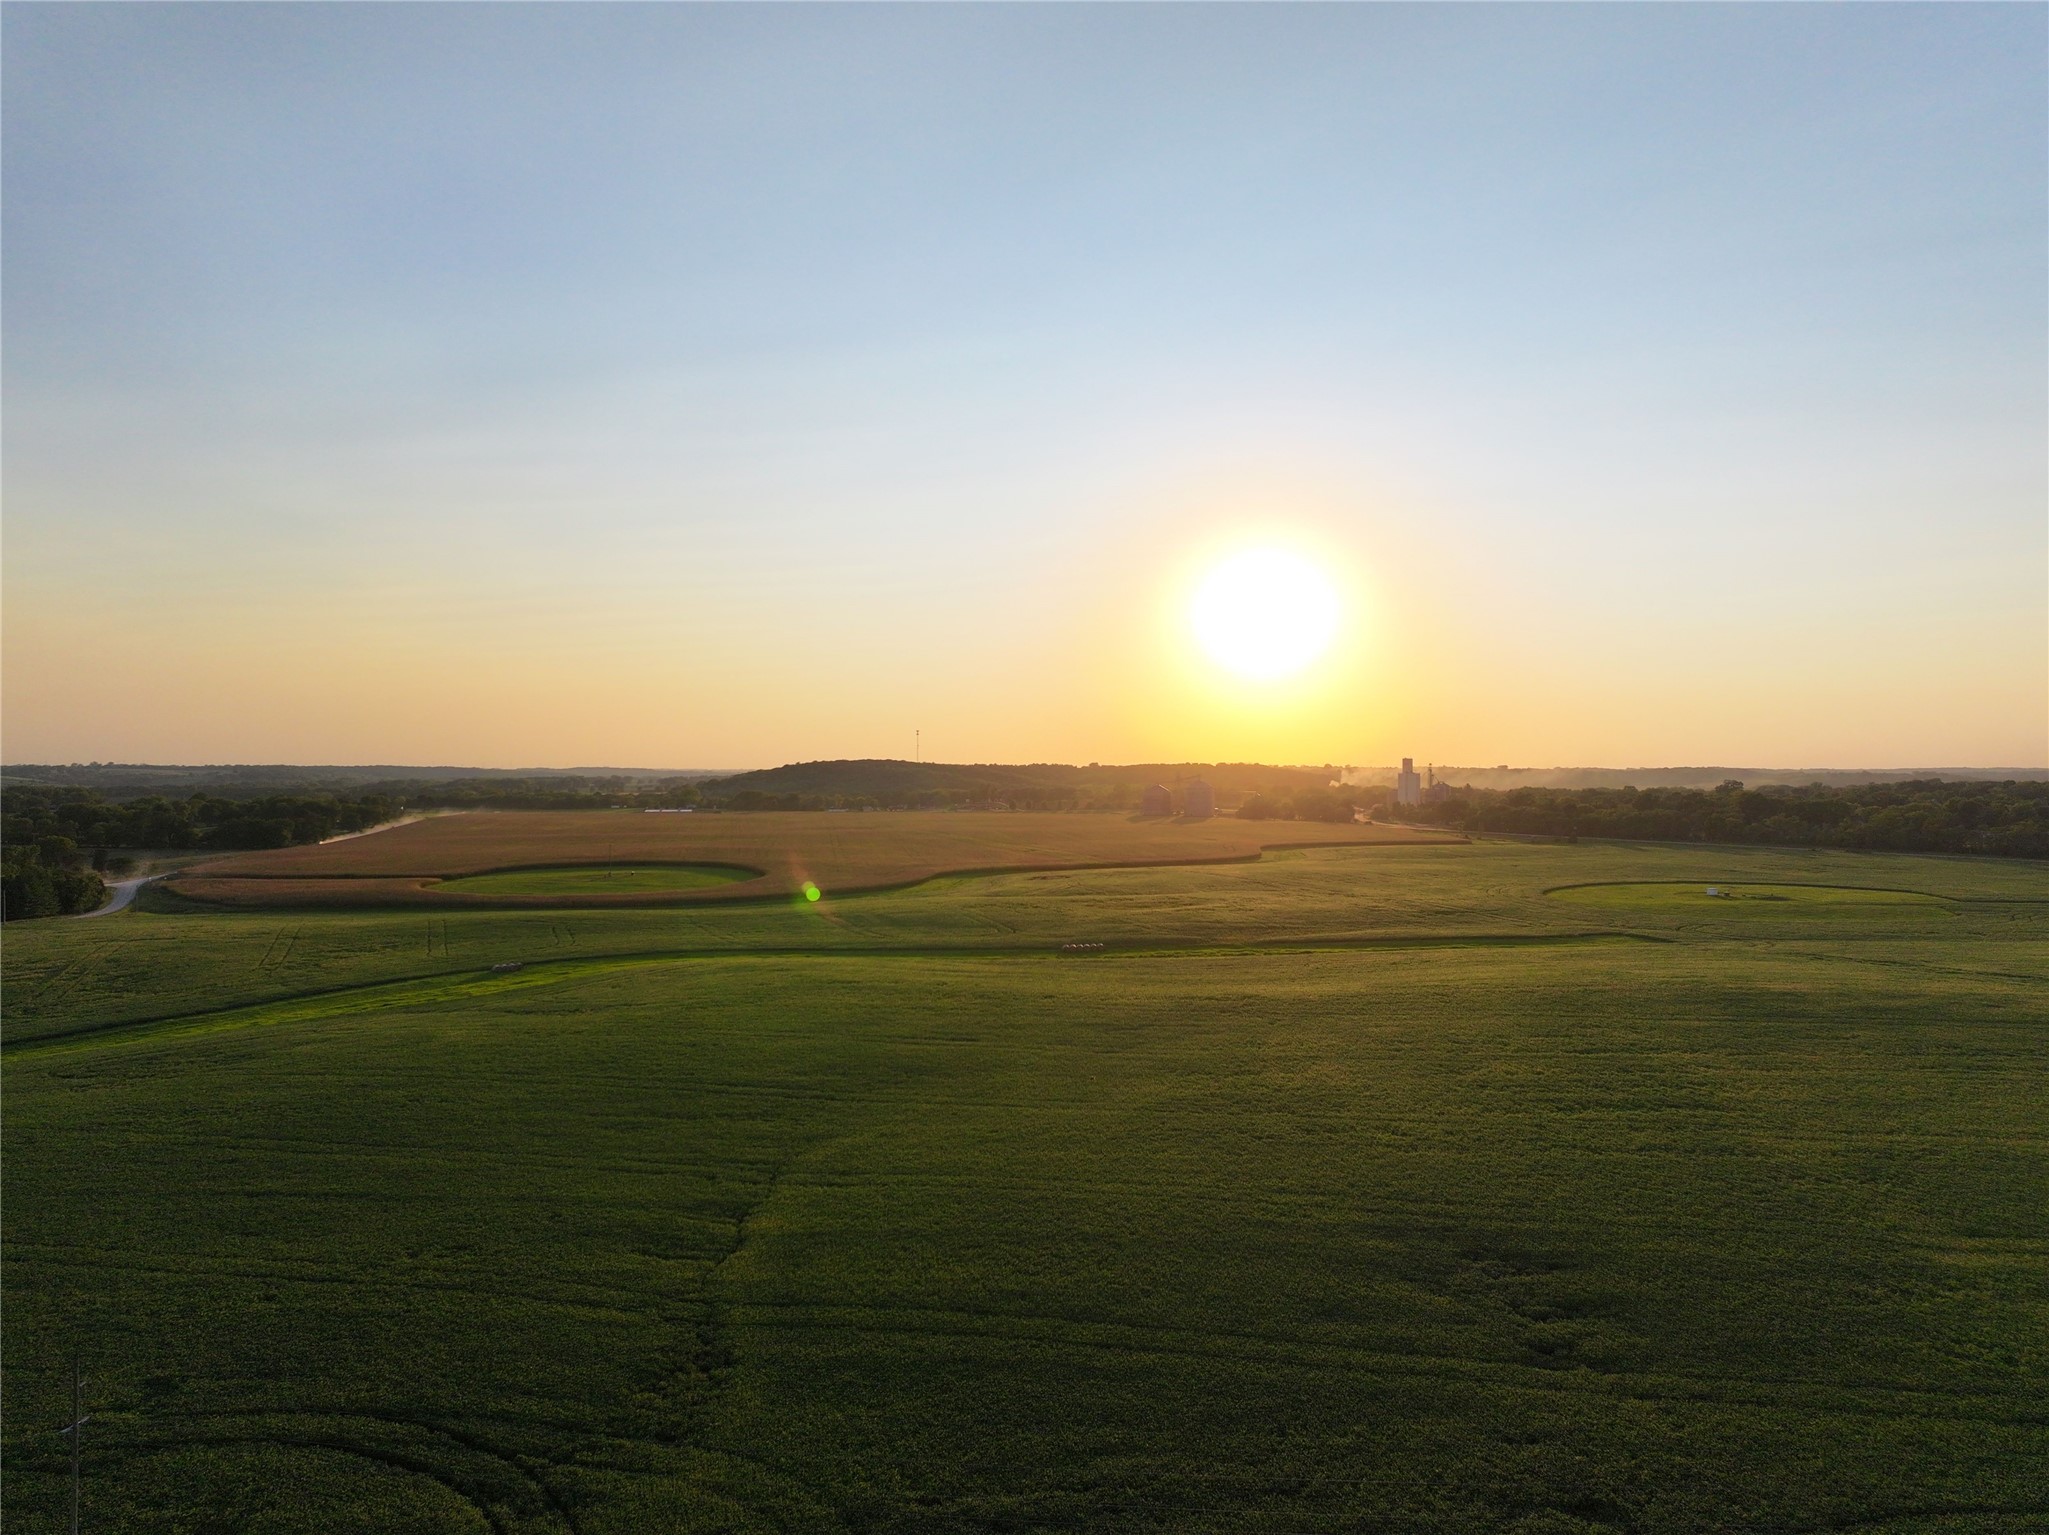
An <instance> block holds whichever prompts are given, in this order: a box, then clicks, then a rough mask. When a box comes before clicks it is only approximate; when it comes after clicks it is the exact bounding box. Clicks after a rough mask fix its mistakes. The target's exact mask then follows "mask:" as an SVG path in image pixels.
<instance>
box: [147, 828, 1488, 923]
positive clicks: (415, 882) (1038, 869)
mask: <svg viewBox="0 0 2049 1535" xmlns="http://www.w3.org/2000/svg"><path fill="white" fill-rule="evenodd" d="M1469 845H1470V843H1469V839H1467V838H1465V837H1404V838H1401V839H1398V840H1388V841H1376V840H1373V839H1370V838H1365V837H1357V838H1342V839H1337V840H1331V841H1305V842H1268V843H1262V844H1260V846H1259V847H1257V848H1255V849H1254V850H1252V851H1251V852H1245V853H1218V854H1209V855H1204V856H1200V857H1189V858H1118V859H1107V860H1099V859H1090V860H1083V861H1078V862H1052V861H1048V862H1036V863H1002V864H977V865H964V866H958V867H947V868H932V869H921V870H919V871H917V872H915V873H911V874H908V875H906V876H904V877H902V878H892V879H880V880H866V881H862V882H860V883H856V884H848V885H838V884H835V885H832V886H829V887H826V889H827V893H828V894H829V895H832V896H833V897H835V898H845V897H848V896H856V895H885V894H889V893H891V892H894V891H900V890H910V889H915V888H916V887H917V886H919V885H925V884H930V883H932V882H933V881H935V880H944V879H993V878H997V877H1000V876H1003V875H1010V874H1086V873H1101V872H1111V871H1116V870H1125V869H1179V868H1198V867H1204V866H1211V865H1218V864H1237V863H1257V862H1259V861H1260V860H1261V859H1262V858H1264V857H1265V856H1266V855H1267V854H1268V853H1284V852H1296V851H1302V850H1307V849H1328V848H1339V849H1343V848H1372V849H1375V850H1386V849H1398V848H1415V847H1461V846H1469ZM635 862H636V863H646V864H649V865H651V866H652V865H653V864H654V863H656V862H657V860H652V859H636V860H635ZM692 862H694V863H697V864H699V865H700V866H703V867H713V866H715V864H714V861H713V860H709V859H696V860H692ZM579 867H583V868H600V867H604V865H603V864H599V863H592V864H584V865H578V864H549V865H507V866H505V867H503V868H492V869H480V870H476V871H473V872H466V873H464V874H462V875H439V874H357V873H337V874H322V875H301V874H234V875H208V874H205V873H203V872H199V871H194V872H191V873H188V874H183V875H177V876H172V877H170V878H168V879H166V880H164V881H163V882H162V885H161V889H162V890H163V891H165V892H166V893H168V894H170V895H172V896H174V897H176V898H177V899H178V900H180V901H184V902H190V903H192V904H193V905H195V906H198V907H201V908H205V909H208V910H215V911H252V910H287V909H288V910H293V911H367V910H420V909H427V908H440V909H443V910H450V911H454V910H469V911H493V910H505V911H517V910H525V911H545V910H560V911H574V910H579V909H583V910H608V909H609V910H632V909H642V908H648V907H664V906H700V905H709V904H712V903H714V902H716V903H719V904H722V905H738V904H744V903H758V902H782V901H788V900H790V899H791V898H792V897H794V896H797V895H798V894H799V893H800V892H801V890H802V888H803V882H802V881H801V880H799V879H797V878H796V877H794V876H792V878H791V880H790V883H788V884H786V885H783V886H780V887H777V888H774V889H756V888H754V887H755V886H756V885H758V884H759V883H760V880H761V879H769V878H774V877H775V876H774V875H772V874H769V873H760V874H759V876H758V878H756V879H749V880H739V881H733V882H731V883H728V884H721V885H715V886H711V887H709V888H706V889H702V890H693V891H680V892H668V891H648V892H643V893H639V894H622V895H567V894H565V895H479V894H475V893H473V892H462V893H457V892H453V891H446V890H444V889H443V888H442V884H441V882H442V881H445V880H450V879H457V878H460V879H470V878H478V877H482V876H484V875H488V874H502V873H512V872H515V871H517V870H523V869H538V868H550V869H565V868H568V869H573V868H579ZM725 867H730V868H741V867H747V866H745V865H739V864H728V865H725ZM821 883H822V882H821ZM207 885H213V886H226V885H234V886H236V887H238V888H237V890H236V891H235V893H234V894H232V895H230V894H226V893H224V892H222V891H220V890H218V889H216V890H214V891H213V892H212V893H211V894H209V893H206V892H205V891H204V890H201V889H195V888H194V887H195V886H207ZM283 885H297V886H300V887H302V889H301V890H293V891H288V892H285V893H284V895H283V897H282V898H279V894H278V891H277V889H276V887H278V886H283ZM244 886H256V887H258V888H257V889H249V890H244V889H241V888H239V887H244ZM372 886H375V887H382V888H374V889H366V888H365V887H372Z"/></svg>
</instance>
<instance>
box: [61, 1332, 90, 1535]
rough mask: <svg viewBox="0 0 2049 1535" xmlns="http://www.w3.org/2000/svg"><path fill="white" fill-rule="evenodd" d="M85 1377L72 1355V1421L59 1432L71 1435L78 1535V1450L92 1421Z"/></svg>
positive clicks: (75, 1530)
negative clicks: (85, 1396)
mask: <svg viewBox="0 0 2049 1535" xmlns="http://www.w3.org/2000/svg"><path fill="white" fill-rule="evenodd" d="M84 1390H85V1377H84V1376H82V1375H80V1374H79V1373H78V1356H77V1355H76V1354H73V1355H72V1356H71V1421H70V1422H69V1423H67V1424H65V1425H64V1427H63V1428H61V1429H59V1430H58V1432H59V1433H64V1434H69V1435H70V1436H71V1535H78V1452H79V1441H80V1440H82V1439H84V1438H85V1425H86V1424H87V1423H88V1422H89V1421H90V1420H89V1419H88V1418H87V1417H86V1415H85V1410H84V1401H85V1398H84V1395H83V1393H84Z"/></svg>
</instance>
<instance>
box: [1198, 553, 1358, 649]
mask: <svg viewBox="0 0 2049 1535" xmlns="http://www.w3.org/2000/svg"><path fill="white" fill-rule="evenodd" d="M1188 618H1189V623H1190V625H1191V626H1192V627H1193V628H1194V630H1195V638H1196V640H1197V642H1198V643H1199V644H1200V645H1201V646H1202V648H1203V650H1204V651H1205V652H1207V653H1208V655H1209V657H1210V659H1212V660H1213V661H1215V662H1217V664H1218V665H1220V666H1222V667H1224V668H1225V669H1226V670H1229V671H1232V672H1235V673H1237V674H1238V675H1239V676H1241V677H1245V678H1249V679H1251V680H1254V681H1270V680H1272V679H1275V678H1280V677H1287V676H1290V675H1292V674H1293V673H1295V672H1298V671H1300V670H1301V669H1302V668H1303V667H1305V666H1307V665H1308V664H1309V663H1310V662H1311V661H1314V660H1315V659H1316V658H1317V657H1318V656H1320V655H1322V654H1323V652H1324V651H1325V650H1327V649H1328V648H1329V647H1330V642H1331V641H1332V640H1333V639H1334V638H1336V636H1337V632H1338V619H1339V603H1338V593H1337V588H1336V587H1335V586H1334V585H1332V584H1331V580H1330V577H1328V576H1327V575H1325V574H1324V573H1323V572H1322V571H1321V570H1319V569H1318V568H1317V567H1316V566H1315V565H1314V564H1312V563H1311V562H1310V561H1309V560H1307V559H1305V558H1303V557H1302V556H1301V555H1299V554H1296V553H1295V552H1294V551H1292V550H1289V549H1245V550H1241V551H1240V552H1238V553H1237V554H1234V555H1231V556H1230V557H1229V558H1227V559H1225V560H1223V561H1222V562H1221V563H1219V564H1217V565H1215V566H1213V567H1212V568H1211V570H1210V572H1209V574H1208V575H1206V576H1204V577H1203V578H1202V583H1201V584H1200V585H1199V586H1197V587H1196V589H1195V596H1194V598H1193V600H1192V601H1191V602H1190V603H1189V608H1188Z"/></svg>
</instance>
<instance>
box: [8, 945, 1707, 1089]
mask: <svg viewBox="0 0 2049 1535" xmlns="http://www.w3.org/2000/svg"><path fill="white" fill-rule="evenodd" d="M1672 941H1673V940H1671V939H1669V938H1664V937H1659V936H1656V935H1653V934H1648V933H1625V932H1586V933H1446V934H1413V935H1402V936H1399V937H1373V938H1347V939H1305V940H1298V941H1292V942H1291V941H1285V940H1284V941H1277V942H1273V943H1245V942H1239V943H1198V942H1189V943H1176V942H1172V941H1165V940H1161V939H1157V938H1153V939H1142V940H1136V941H1133V942H1131V943H1129V944H1124V945H1120V944H1116V943H1108V944H1105V946H1104V947H1102V948H1101V949H1098V950H1095V951H1092V952H1090V953H1087V954H1073V955H1070V954H1063V953H1061V952H1059V951H1058V950H1048V948H1047V947H1046V945H1045V944H1043V943H1039V944H1031V945H984V946H979V947H962V946H944V945H937V946H935V945H926V946H915V947H913V946H889V947H881V946H878V947H872V948H840V949H816V948H772V949H719V948H713V949H681V950H678V949H669V950H655V951H647V952H641V953H633V954H598V955H578V956H576V957H573V958H567V959H551V960H535V961H532V962H529V963H522V964H521V965H520V966H519V968H518V969H515V970H496V969H483V970H478V969H463V970H449V971H437V972H434V973H432V974H428V975H419V976H409V977H406V978H404V979H400V980H383V981H369V982H363V983H360V984H357V985H352V986H338V987H329V988H323V989H321V990H318V991H306V992H297V993H292V994H289V995H286V996H281V997H274V998H271V999H268V1000H266V1001H261V1002H249V1003H241V1004H238V1005H236V1006H234V1007H225V1008H209V1009H206V1010H204V1011H200V1012H190V1013H171V1014H165V1015H163V1016H161V1017H156V1018H136V1019H124V1020H122V1021H119V1022H115V1023H95V1024H85V1025H82V1026H80V1027H78V1028H75V1029H67V1030H64V1031H62V1032H59V1033H51V1034H39V1035H36V1036H34V1037H33V1038H30V1039H23V1040H18V1041H8V1042H5V1043H4V1044H0V1054H5V1055H6V1056H7V1057H9V1058H15V1057H19V1056H23V1055H31V1054H43V1053H46V1052H61V1051H70V1050H83V1049H93V1048H97V1047H100V1046H107V1045H115V1044H126V1043H141V1042H147V1041H155V1040H161V1039H167V1038H183V1037H186V1036H189V1035H195V1034H213V1033H219V1032H223V1031H225V1030H229V1029H242V1028H256V1027H261V1026H267V1025H276V1024H291V1023H313V1022H318V1021H322V1020H325V1019H329V1018H343V1017H350V1016H353V1015H357V1014H364V1013H383V1012H392V1011H397V1010H399V1009H403V1008H411V1007H424V1006H431V1005H434V1004H438V1003H444V1002H456V1001H470V1000H475V999H477V998H482V997H492V996H498V995H501V994H503V993H507V992H515V991H527V990H532V989H534V988H536V987H541V986H555V985H562V984H565V983H568V982H572V981H578V980H583V979H587V978H589V977H592V976H599V975H608V974H614V973H617V972H620V971H628V970H646V969H652V968H655V967H658V966H664V965H686V964H706V963H715V962H719V961H746V960H767V961H771V962H776V963H785V962H787V961H789V960H792V959H807V960H821V961H832V960H858V961H869V960H878V959H903V960H920V959H985V960H987V959H1008V960H1033V959H1036V960H1040V961H1042V962H1057V963H1067V964H1083V963H1091V962H1093V963H1097V964H1101V963H1105V962H1114V961H1116V960H1120V959H1160V958H1199V957H1204V956H1214V957H1234V956H1259V955H1268V956H1276V957H1278V956H1284V955H1289V954H1332V953H1347V952H1356V951H1380V950H1390V951H1392V950H1408V949H1531V948H1560V947H1575V946H1587V945H1595V944H1617V943H1621V944H1636V943H1657V944H1662V943H1670V942H1672Z"/></svg>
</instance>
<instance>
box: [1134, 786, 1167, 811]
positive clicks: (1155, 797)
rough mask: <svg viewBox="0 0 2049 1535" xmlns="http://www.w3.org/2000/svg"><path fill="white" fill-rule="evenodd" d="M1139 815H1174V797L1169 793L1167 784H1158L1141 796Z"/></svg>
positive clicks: (1139, 799)
mask: <svg viewBox="0 0 2049 1535" xmlns="http://www.w3.org/2000/svg"><path fill="white" fill-rule="evenodd" d="M1138 813H1139V814H1140V815H1172V814H1173V813H1174V796H1173V795H1172V794H1169V793H1168V792H1167V786H1166V785H1165V784H1163V783H1156V784H1154V785H1152V787H1150V788H1149V789H1147V790H1146V791H1145V792H1144V793H1143V794H1141V795H1139V797H1138Z"/></svg>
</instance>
